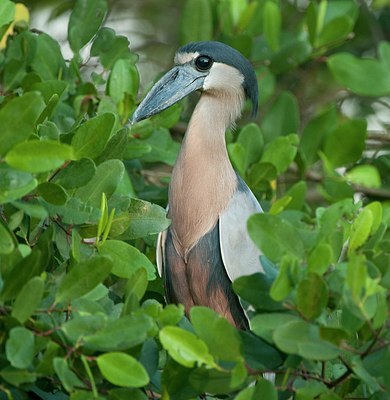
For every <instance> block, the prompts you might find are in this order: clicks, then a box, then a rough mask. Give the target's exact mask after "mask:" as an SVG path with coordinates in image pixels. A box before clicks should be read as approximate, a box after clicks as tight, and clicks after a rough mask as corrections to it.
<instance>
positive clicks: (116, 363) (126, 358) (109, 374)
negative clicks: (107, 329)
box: [96, 352, 149, 387]
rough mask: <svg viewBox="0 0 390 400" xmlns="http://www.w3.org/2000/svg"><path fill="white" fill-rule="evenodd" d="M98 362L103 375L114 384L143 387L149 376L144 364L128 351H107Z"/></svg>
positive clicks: (98, 358)
mask: <svg viewBox="0 0 390 400" xmlns="http://www.w3.org/2000/svg"><path fill="white" fill-rule="evenodd" d="M96 363H97V365H98V367H99V370H100V372H101V373H102V375H103V376H104V377H105V378H106V379H107V380H108V381H109V382H110V383H112V384H114V385H117V386H122V387H142V386H145V385H147V384H148V383H149V376H148V373H147V372H146V370H145V368H144V367H143V365H142V364H140V363H139V361H137V360H136V359H135V358H134V357H132V356H130V355H128V354H126V353H119V352H114V353H105V354H102V355H101V356H99V357H97V359H96Z"/></svg>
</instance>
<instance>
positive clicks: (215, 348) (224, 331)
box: [190, 307, 242, 361]
mask: <svg viewBox="0 0 390 400" xmlns="http://www.w3.org/2000/svg"><path fill="white" fill-rule="evenodd" d="M190 317H191V322H192V325H193V327H194V329H195V333H196V334H197V336H198V337H199V338H200V339H202V340H203V341H204V342H205V343H206V345H207V347H208V348H209V350H210V353H211V354H212V355H213V356H214V358H215V359H216V360H226V361H238V360H240V359H241V357H242V356H241V352H240V347H241V340H240V336H239V334H238V332H237V330H236V329H234V328H233V326H232V325H231V324H230V323H229V322H228V321H227V320H226V319H225V318H223V317H221V316H220V315H219V314H217V313H216V312H215V311H213V310H211V309H209V308H206V307H192V308H191V310H190Z"/></svg>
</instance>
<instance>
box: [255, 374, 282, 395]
mask: <svg viewBox="0 0 390 400" xmlns="http://www.w3.org/2000/svg"><path fill="white" fill-rule="evenodd" d="M254 394H255V396H256V397H255V398H256V399H267V400H278V392H277V390H276V387H275V385H274V384H273V383H272V382H270V381H269V380H266V379H264V378H262V379H260V380H258V381H257V383H256V387H255V393H254Z"/></svg>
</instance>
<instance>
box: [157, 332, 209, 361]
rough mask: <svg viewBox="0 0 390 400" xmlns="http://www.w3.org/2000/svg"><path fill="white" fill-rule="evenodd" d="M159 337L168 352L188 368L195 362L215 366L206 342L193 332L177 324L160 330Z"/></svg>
mask: <svg viewBox="0 0 390 400" xmlns="http://www.w3.org/2000/svg"><path fill="white" fill-rule="evenodd" d="M159 337H160V342H161V344H162V345H163V347H164V348H165V349H166V350H167V351H168V354H169V355H170V356H171V357H172V358H173V359H174V360H175V361H177V362H178V363H179V364H181V365H184V366H185V367H188V368H191V367H193V366H195V364H197V365H199V366H200V365H206V366H208V367H210V368H214V367H215V362H214V360H213V357H212V356H211V354H210V353H209V350H208V348H207V346H206V344H205V343H204V342H203V341H202V340H200V339H198V338H197V337H196V336H195V335H194V334H192V333H191V332H188V331H185V330H184V329H181V328H178V327H176V326H166V327H164V328H163V329H161V330H160V333H159Z"/></svg>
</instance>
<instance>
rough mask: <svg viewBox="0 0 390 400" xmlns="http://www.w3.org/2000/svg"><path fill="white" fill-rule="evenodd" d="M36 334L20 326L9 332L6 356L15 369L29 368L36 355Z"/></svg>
mask: <svg viewBox="0 0 390 400" xmlns="http://www.w3.org/2000/svg"><path fill="white" fill-rule="evenodd" d="M34 342H35V341H34V334H33V333H32V332H31V331H29V330H28V329H26V328H24V327H21V326H18V327H16V328H12V329H11V330H10V331H9V338H8V340H7V341H6V343H5V355H6V357H7V359H8V361H9V362H10V363H11V365H12V366H13V367H15V368H21V369H22V368H27V367H28V366H30V364H31V363H32V361H33V358H34V355H35V349H34Z"/></svg>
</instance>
